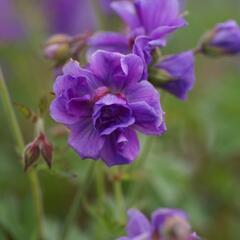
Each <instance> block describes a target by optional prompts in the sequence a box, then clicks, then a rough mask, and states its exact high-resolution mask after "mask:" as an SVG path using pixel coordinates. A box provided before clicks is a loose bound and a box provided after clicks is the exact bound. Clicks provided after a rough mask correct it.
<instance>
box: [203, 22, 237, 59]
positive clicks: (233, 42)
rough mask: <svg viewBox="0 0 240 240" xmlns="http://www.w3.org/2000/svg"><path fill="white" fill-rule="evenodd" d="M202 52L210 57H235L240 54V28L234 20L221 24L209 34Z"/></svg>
mask: <svg viewBox="0 0 240 240" xmlns="http://www.w3.org/2000/svg"><path fill="white" fill-rule="evenodd" d="M201 50H202V51H203V53H206V54H208V55H217V56H218V55H227V54H230V55H233V54H239V53H240V26H239V25H238V24H237V23H236V21H234V20H229V21H227V22H224V23H219V24H217V25H216V26H215V28H214V29H213V30H212V31H210V32H208V33H207V34H206V35H205V36H204V38H203V40H202V46H201Z"/></svg>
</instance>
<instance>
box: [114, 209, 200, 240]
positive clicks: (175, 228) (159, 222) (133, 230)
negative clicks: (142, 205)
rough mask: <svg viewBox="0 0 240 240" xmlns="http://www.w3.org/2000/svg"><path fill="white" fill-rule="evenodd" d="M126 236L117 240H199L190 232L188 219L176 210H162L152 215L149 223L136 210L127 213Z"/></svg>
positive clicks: (184, 214) (180, 211) (183, 213)
mask: <svg viewBox="0 0 240 240" xmlns="http://www.w3.org/2000/svg"><path fill="white" fill-rule="evenodd" d="M128 218H129V220H128V224H127V227H126V231H127V234H128V236H127V237H121V238H119V239H118V240H135V239H139V240H140V239H141V240H170V239H172V240H199V239H200V238H199V237H198V236H197V235H196V233H192V232H191V227H190V225H189V223H188V217H187V215H186V213H185V212H183V211H182V210H178V209H167V208H162V209H158V210H156V211H155V212H154V213H153V214H152V218H151V222H150V221H149V220H148V219H147V218H146V217H145V216H144V215H143V214H142V213H141V212H140V211H138V210H137V209H130V210H129V211H128Z"/></svg>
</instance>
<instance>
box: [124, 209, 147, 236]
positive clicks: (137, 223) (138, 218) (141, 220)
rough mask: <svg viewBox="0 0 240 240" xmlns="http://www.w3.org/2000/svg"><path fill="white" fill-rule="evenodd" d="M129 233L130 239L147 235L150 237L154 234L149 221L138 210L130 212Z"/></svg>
mask: <svg viewBox="0 0 240 240" xmlns="http://www.w3.org/2000/svg"><path fill="white" fill-rule="evenodd" d="M128 219H129V220H128V225H127V233H128V236H129V237H130V238H133V237H138V236H140V235H142V234H147V235H148V236H149V237H150V235H151V232H152V228H151V225H150V223H149V221H148V219H147V218H146V217H145V216H144V215H143V214H142V213H141V212H140V211H139V210H137V209H130V210H128Z"/></svg>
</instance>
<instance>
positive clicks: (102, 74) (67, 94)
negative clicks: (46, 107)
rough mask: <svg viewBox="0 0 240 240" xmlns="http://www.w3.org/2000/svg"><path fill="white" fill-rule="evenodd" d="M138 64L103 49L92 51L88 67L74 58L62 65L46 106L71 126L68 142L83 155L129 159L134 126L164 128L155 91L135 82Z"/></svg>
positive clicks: (151, 131)
mask: <svg viewBox="0 0 240 240" xmlns="http://www.w3.org/2000/svg"><path fill="white" fill-rule="evenodd" d="M143 67H144V66H143V63H142V60H141V59H140V58H139V57H138V56H136V55H134V54H129V55H126V56H125V55H121V54H119V53H111V52H106V51H97V52H96V53H94V54H93V55H92V57H91V59H90V63H89V67H88V69H83V68H81V67H80V66H79V64H78V62H76V61H73V60H71V61H69V63H67V64H66V65H65V67H64V68H63V75H62V76H59V77H58V78H57V80H56V82H55V85H54V93H55V95H56V98H55V100H54V101H53V102H52V104H51V107H50V112H51V116H52V118H53V119H54V120H55V121H57V122H59V123H63V124H65V125H66V126H67V127H68V128H69V129H70V131H71V134H70V137H69V144H70V146H71V147H72V148H73V149H75V150H76V152H77V153H78V154H79V155H80V156H81V157H82V158H92V159H96V160H97V159H102V160H103V161H104V162H105V163H106V164H107V165H108V166H113V165H119V164H128V163H131V162H132V161H134V160H135V159H136V157H137V156H138V153H139V142H138V138H137V135H136V130H138V131H140V132H142V133H144V134H147V135H161V134H163V133H164V132H165V131H166V126H165V121H164V115H165V114H164V112H163V111H162V109H161V106H160V99H159V93H158V92H157V91H156V90H155V89H154V87H153V86H152V85H151V84H150V83H149V82H148V81H146V80H143V81H141V82H139V80H140V78H141V76H142V72H143Z"/></svg>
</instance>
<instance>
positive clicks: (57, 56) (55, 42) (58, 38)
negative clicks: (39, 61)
mask: <svg viewBox="0 0 240 240" xmlns="http://www.w3.org/2000/svg"><path fill="white" fill-rule="evenodd" d="M70 41H71V37H70V36H68V35H64V34H57V35H54V36H52V37H51V38H50V39H49V40H48V41H47V43H46V45H45V48H44V55H45V57H46V58H48V59H52V60H55V61H57V62H59V61H63V60H66V59H67V58H69V57H70Z"/></svg>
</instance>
